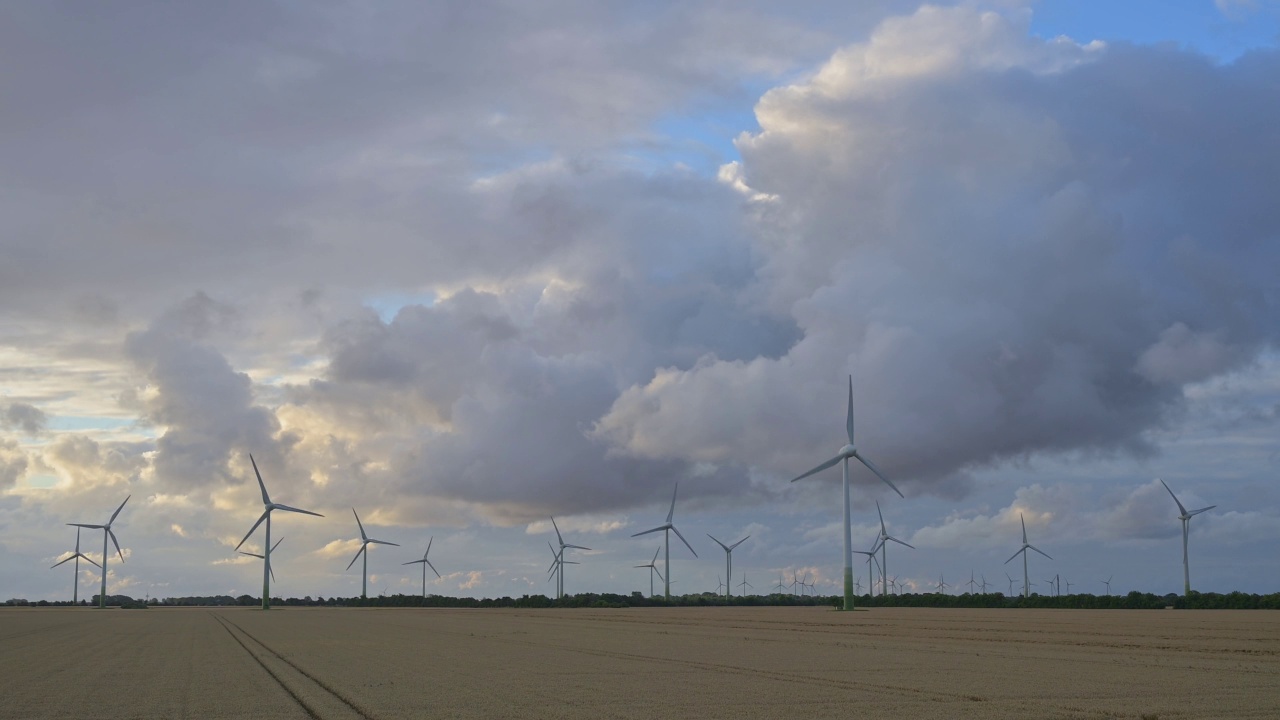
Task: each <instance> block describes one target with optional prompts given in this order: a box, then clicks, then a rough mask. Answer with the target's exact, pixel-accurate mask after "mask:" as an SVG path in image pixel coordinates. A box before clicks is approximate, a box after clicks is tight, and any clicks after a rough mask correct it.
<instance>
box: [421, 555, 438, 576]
mask: <svg viewBox="0 0 1280 720" xmlns="http://www.w3.org/2000/svg"><path fill="white" fill-rule="evenodd" d="M422 562H424V563H426V564H427V567H429V568H431V572H433V573H435V574H436V577H440V571H439V570H437V569H436V566H435V565H432V564H431V561H430V560H428V559H426V558H422Z"/></svg>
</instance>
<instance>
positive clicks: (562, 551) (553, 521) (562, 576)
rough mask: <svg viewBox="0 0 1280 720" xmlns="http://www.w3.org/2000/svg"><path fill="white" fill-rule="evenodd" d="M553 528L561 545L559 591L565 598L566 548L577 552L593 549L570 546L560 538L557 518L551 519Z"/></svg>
mask: <svg viewBox="0 0 1280 720" xmlns="http://www.w3.org/2000/svg"><path fill="white" fill-rule="evenodd" d="M551 527H553V528H555V529H556V541H557V542H559V543H560V564H561V567H560V588H559V590H560V596H561V597H563V596H564V550H565V548H574V549H575V550H590V549H591V548H588V547H582V546H581V545H570V544H569V543H567V542H565V541H564V538H563V537H561V536H560V526H559V525H556V519H555V518H551ZM569 564H570V565H577V564H578V563H569Z"/></svg>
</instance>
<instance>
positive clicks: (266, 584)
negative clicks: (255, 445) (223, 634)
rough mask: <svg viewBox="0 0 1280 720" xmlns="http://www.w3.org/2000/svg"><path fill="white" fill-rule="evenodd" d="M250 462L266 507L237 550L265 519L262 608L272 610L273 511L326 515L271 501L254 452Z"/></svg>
mask: <svg viewBox="0 0 1280 720" xmlns="http://www.w3.org/2000/svg"><path fill="white" fill-rule="evenodd" d="M249 464H250V465H253V474H254V475H255V476H256V477H257V478H258V488H259V489H261V490H262V507H263V508H264V509H263V511H262V514H261V515H259V516H258V522H256V523H254V524H253V527H251V528H249V532H247V533H245V534H244V537H243V538H242V539H241V540H240V544H239V545H236V550H237V551H239V550H240V545H244V541H245V540H248V539H249V536H250V535H252V534H253V531H254V530H257V529H258V526H259V525H261V524H262V521H263V520H266V521H267V530H266V533H267V539H266V541H264V542H263V543H262V546H263V547H264V548H267V552H266V557H265V558H263V564H264V565H265V567H263V568H262V609H263V610H270V609H271V511H272V510H283V511H285V512H295V513H302V514H303V515H315V516H316V517H324V516H323V515H321V514H320V513H314V512H311V511H310V510H300V509H298V508H296V507H289V506H288V505H280V504H278V503H273V502H271V496H270V495H268V494H267V486H266V485H265V484H264V483H263V482H262V473H260V472H258V463H257V462H256V461H254V459H253V454H252V453H250V455H249Z"/></svg>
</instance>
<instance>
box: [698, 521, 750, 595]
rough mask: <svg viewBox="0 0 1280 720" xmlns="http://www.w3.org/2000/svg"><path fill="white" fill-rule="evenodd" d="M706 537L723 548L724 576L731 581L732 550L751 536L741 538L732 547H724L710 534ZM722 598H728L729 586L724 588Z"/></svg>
mask: <svg viewBox="0 0 1280 720" xmlns="http://www.w3.org/2000/svg"><path fill="white" fill-rule="evenodd" d="M707 537H709V538H711V539H712V540H715V543H716V544H717V545H719V546H720V547H722V548H724V576H725V577H727V578H729V579H730V580H733V549H734V548H736V547H738V546H739V545H741V544H742V543H744V542H746V541H747V538H749V537H751V536H750V535H748V536H747V537H744V538H742V539H741V540H739V541H738V542H736V543H734V544H732V545H725V544H724V543H722V542H720V541H719V540H716V538H715V536H714V535H712V534H711V533H707ZM724 596H725V597H726V598H728V597H729V586H727V585H726V586H725V589H724Z"/></svg>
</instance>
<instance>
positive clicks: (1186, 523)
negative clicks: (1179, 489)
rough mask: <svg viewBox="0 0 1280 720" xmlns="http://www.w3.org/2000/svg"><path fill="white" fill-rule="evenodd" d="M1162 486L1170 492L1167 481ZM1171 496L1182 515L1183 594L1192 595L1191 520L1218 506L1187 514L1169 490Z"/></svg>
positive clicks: (1180, 518)
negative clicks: (1188, 545)
mask: <svg viewBox="0 0 1280 720" xmlns="http://www.w3.org/2000/svg"><path fill="white" fill-rule="evenodd" d="M1160 484H1161V485H1164V489H1165V490H1169V486H1168V484H1166V483H1165V481H1163V480H1161V481H1160ZM1169 496H1170V497H1172V498H1173V501H1174V502H1175V503H1178V512H1179V513H1181V514H1180V515H1178V519H1179V520H1181V521H1182V594H1183V595H1190V594H1191V566H1190V564H1189V563H1188V562H1187V533H1188V532H1189V531H1190V529H1191V518H1193V517H1195V516H1196V515H1199V514H1200V513H1202V512H1204V511H1205V510H1212V509H1214V508H1216V507H1218V506H1217V505H1210V506H1209V507H1207V508H1200V509H1199V510H1192V511H1191V512H1187V509H1186V508H1184V507H1182V503H1181V502H1179V501H1178V496H1177V495H1174V494H1173V491H1172V490H1169Z"/></svg>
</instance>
